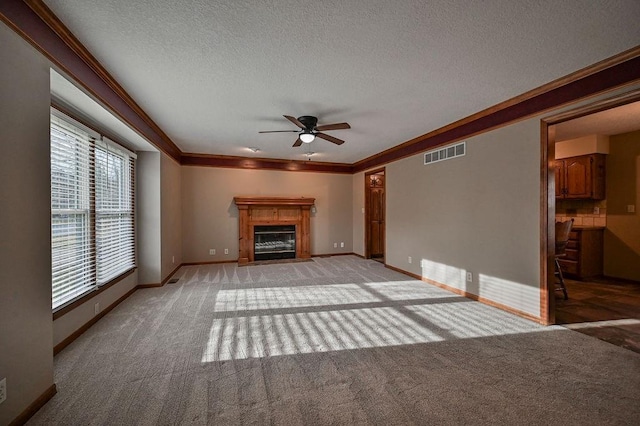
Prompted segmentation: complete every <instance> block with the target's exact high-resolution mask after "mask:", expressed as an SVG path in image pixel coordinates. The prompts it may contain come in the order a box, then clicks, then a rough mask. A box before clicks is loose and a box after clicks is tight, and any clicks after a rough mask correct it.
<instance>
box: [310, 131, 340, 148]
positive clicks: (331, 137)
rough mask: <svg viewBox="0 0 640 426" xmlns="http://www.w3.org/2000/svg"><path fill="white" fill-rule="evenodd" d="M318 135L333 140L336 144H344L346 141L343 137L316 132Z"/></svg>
mask: <svg viewBox="0 0 640 426" xmlns="http://www.w3.org/2000/svg"><path fill="white" fill-rule="evenodd" d="M316 137H318V138H321V139H324V140H326V141H329V142H333V143H335V144H336V145H342V144H343V143H344V141H343V140H342V139H338V138H334V137H333V136H329V135H325V134H324V133H316Z"/></svg>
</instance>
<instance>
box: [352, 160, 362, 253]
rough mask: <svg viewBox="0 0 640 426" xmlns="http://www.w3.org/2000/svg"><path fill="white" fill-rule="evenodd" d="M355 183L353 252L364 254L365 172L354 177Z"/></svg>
mask: <svg viewBox="0 0 640 426" xmlns="http://www.w3.org/2000/svg"><path fill="white" fill-rule="evenodd" d="M352 184H353V190H352V191H353V211H352V215H353V216H352V220H353V252H354V253H356V254H359V255H360V256H364V249H365V247H364V246H365V241H364V212H363V210H362V209H364V172H361V173H356V174H354V175H353V177H352Z"/></svg>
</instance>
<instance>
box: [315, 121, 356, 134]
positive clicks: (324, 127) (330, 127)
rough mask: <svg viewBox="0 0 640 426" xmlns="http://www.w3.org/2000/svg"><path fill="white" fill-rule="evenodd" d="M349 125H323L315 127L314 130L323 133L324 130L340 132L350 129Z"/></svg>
mask: <svg viewBox="0 0 640 426" xmlns="http://www.w3.org/2000/svg"><path fill="white" fill-rule="evenodd" d="M350 128H351V126H349V123H335V124H323V125H322V126H316V130H317V131H319V132H323V131H325V130H341V129H350Z"/></svg>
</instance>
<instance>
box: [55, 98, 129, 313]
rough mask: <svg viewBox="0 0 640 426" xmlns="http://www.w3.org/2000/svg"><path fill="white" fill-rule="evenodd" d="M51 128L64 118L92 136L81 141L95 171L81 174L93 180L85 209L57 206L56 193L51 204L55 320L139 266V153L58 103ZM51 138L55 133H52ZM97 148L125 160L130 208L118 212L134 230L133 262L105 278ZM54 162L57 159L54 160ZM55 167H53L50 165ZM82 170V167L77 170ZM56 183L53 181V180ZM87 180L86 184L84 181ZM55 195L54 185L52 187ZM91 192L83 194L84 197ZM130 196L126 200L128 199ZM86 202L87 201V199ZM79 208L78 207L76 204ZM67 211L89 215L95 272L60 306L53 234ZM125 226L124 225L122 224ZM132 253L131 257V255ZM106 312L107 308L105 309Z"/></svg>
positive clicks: (88, 232)
mask: <svg viewBox="0 0 640 426" xmlns="http://www.w3.org/2000/svg"><path fill="white" fill-rule="evenodd" d="M50 112H51V114H50V121H51V130H50V133H52V132H53V123H54V121H56V120H57V121H62V122H63V123H64V124H65V125H67V126H71V127H75V128H77V130H80V131H82V132H83V133H86V134H87V135H88V137H89V138H88V140H87V141H83V142H81V143H85V142H86V143H87V144H88V149H89V151H90V155H89V160H88V164H87V165H85V166H86V167H87V169H88V170H91V172H90V173H91V176H88V177H80V179H84V180H89V181H92V182H84V183H86V184H87V185H88V189H87V190H88V197H89V203H88V204H89V205H88V207H87V206H84V207H85V208H83V209H60V208H55V209H54V208H53V196H52V203H51V212H50V213H51V225H50V232H51V234H52V240H51V253H52V282H51V291H52V293H51V294H52V312H53V319H54V320H55V319H57V318H59V317H60V316H62V315H64V314H65V313H67V312H70V311H72V310H73V309H74V308H76V307H77V306H79V305H81V304H83V303H85V302H86V301H87V300H89V299H91V298H93V297H95V296H97V295H98V294H100V293H102V292H103V291H105V290H107V289H108V288H109V287H111V286H112V285H114V284H116V283H118V282H120V281H121V280H123V279H125V278H126V277H128V276H129V275H131V274H132V273H133V272H135V270H136V269H137V249H136V246H137V234H136V210H135V196H136V195H135V194H136V192H135V191H136V185H135V173H136V161H135V160H136V155H135V153H133V152H131V151H130V150H128V149H127V148H126V147H124V146H123V145H121V144H120V143H118V142H115V141H114V140H113V139H111V138H108V137H106V136H104V135H103V134H101V132H98V131H96V130H95V129H93V128H91V127H88V126H87V125H85V124H84V123H82V122H80V121H78V120H77V119H75V118H74V117H71V116H69V115H68V114H66V113H64V112H62V111H59V110H58V109H56V108H55V106H54V105H52V106H51V111H50ZM50 139H51V136H50ZM50 149H51V140H50ZM96 150H102V151H104V152H105V153H106V155H107V156H108V155H110V154H112V155H116V156H118V157H120V159H122V160H123V166H122V167H121V169H122V170H120V176H119V178H120V179H122V180H123V186H122V188H120V191H121V192H122V193H121V194H120V198H121V199H123V200H124V201H125V202H124V204H125V206H127V207H128V208H125V209H122V210H119V211H118V215H119V216H122V215H125V216H126V219H125V221H126V222H127V223H128V229H127V230H130V233H126V234H125V238H126V239H127V240H128V248H127V251H128V252H129V253H128V254H127V255H126V256H125V257H127V261H129V262H130V265H128V266H126V267H125V268H124V269H119V270H117V271H115V272H114V273H112V274H110V275H109V276H106V277H103V281H101V282H100V281H99V280H98V251H99V248H98V238H97V236H96V226H97V221H98V211H97V210H98V209H97V203H96V192H97V186H98V185H97V183H96V179H95V173H96V168H97V166H96ZM51 162H53V160H51ZM50 167H52V168H53V166H50ZM77 170H79V169H77ZM52 182H53V181H52ZM84 183H83V184H84ZM84 190H85V189H84V187H83V188H82V189H80V190H79V192H82V191H84ZM51 191H52V195H53V188H52V190H51ZM86 195H87V194H84V193H83V196H86ZM125 198H126V200H125ZM85 201H86V200H85ZM76 207H78V206H76ZM64 214H80V215H83V217H85V219H84V220H85V222H86V221H88V222H89V224H88V228H87V230H86V232H83V233H84V234H85V235H86V237H87V238H88V239H89V246H90V249H89V250H90V251H91V254H90V255H89V256H88V259H86V260H85V261H88V262H90V263H91V268H92V270H93V272H92V275H91V274H90V275H89V277H88V279H89V281H90V282H89V283H88V285H87V286H86V287H85V288H84V289H83V291H81V292H78V294H76V295H74V296H73V297H70V298H69V299H68V300H64V302H62V303H60V304H59V305H57V306H55V307H53V294H54V293H53V285H54V284H53V268H54V265H53V253H54V248H53V244H54V241H53V233H54V217H55V216H56V215H64ZM118 228H119V229H121V227H120V226H119V227H118ZM129 256H130V257H129ZM103 312H104V311H103Z"/></svg>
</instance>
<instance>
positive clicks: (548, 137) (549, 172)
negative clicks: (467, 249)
mask: <svg viewBox="0 0 640 426" xmlns="http://www.w3.org/2000/svg"><path fill="white" fill-rule="evenodd" d="M638 101H640V89H636V90H632V91H630V92H627V93H623V94H619V95H616V96H613V97H610V98H606V99H603V100H600V101H596V102H593V103H590V104H588V105H584V106H581V107H578V108H575V109H572V110H569V111H566V112H562V113H559V114H555V115H552V116H549V117H545V118H543V119H542V120H540V154H541V155H540V280H541V283H540V284H541V285H540V318H541V320H542V322H543V323H544V324H547V325H548V324H555V322H556V301H555V275H554V271H555V260H554V257H555V231H556V230H555V214H556V197H555V194H556V193H555V191H556V185H555V173H554V161H555V156H556V155H555V154H556V147H555V144H556V137H555V127H553V126H554V125H555V124H560V123H564V122H565V121H569V120H573V119H576V118H580V117H584V116H587V115H591V114H595V113H597V112H602V111H606V110H608V109H612V108H616V107H619V106H622V105H627V104H630V103H634V102H638Z"/></svg>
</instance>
